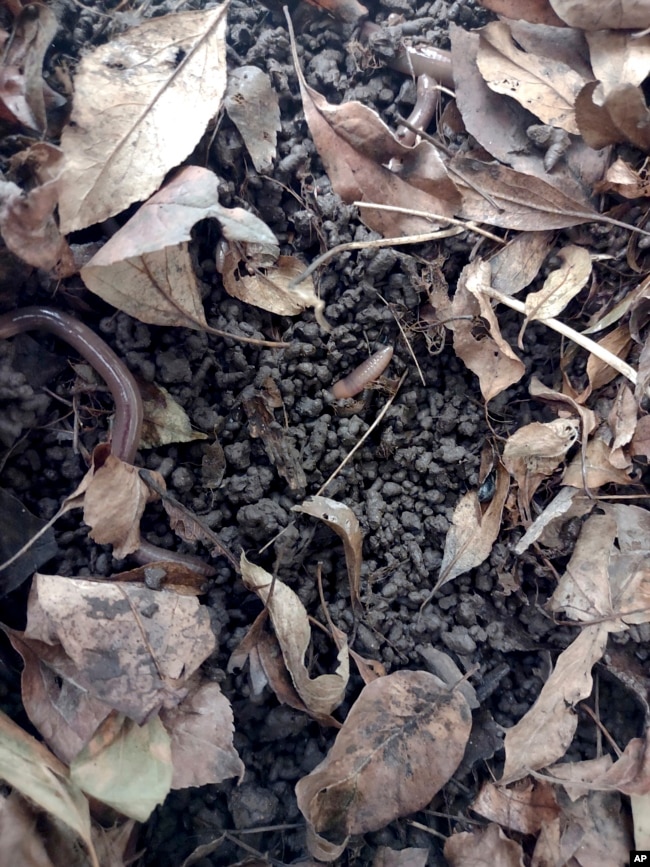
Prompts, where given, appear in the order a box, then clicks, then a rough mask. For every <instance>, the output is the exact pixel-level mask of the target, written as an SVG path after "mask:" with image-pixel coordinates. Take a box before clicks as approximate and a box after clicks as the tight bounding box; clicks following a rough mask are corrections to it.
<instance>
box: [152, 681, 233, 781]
mask: <svg viewBox="0 0 650 867" xmlns="http://www.w3.org/2000/svg"><path fill="white" fill-rule="evenodd" d="M160 719H161V720H162V723H163V725H164V726H165V728H166V729H167V731H168V732H169V734H170V736H171V761H172V766H173V770H174V775H173V778H172V781H171V787H172V789H185V788H187V787H188V786H205V785H208V784H210V783H221V782H222V781H223V780H227V779H229V778H230V777H239V779H240V780H241V779H242V777H243V776H244V765H243V762H242V760H241V759H240V758H239V755H238V754H237V750H236V749H235V747H234V744H233V733H234V724H233V715H232V708H231V706H230V702H229V701H228V699H227V698H226V697H225V696H224V694H223V693H222V692H221V688H220V686H219V684H218V683H210V682H208V681H206V682H204V683H201V684H197V686H196V687H195V688H194V689H193V690H192V692H191V693H190V695H188V696H187V698H185V699H184V700H183V701H182V702H181V703H180V704H179V705H177V706H176V707H173V708H166V709H163V710H162V711H161V713H160Z"/></svg>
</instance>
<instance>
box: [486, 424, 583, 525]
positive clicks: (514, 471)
mask: <svg viewBox="0 0 650 867" xmlns="http://www.w3.org/2000/svg"><path fill="white" fill-rule="evenodd" d="M579 430H580V424H579V422H578V421H577V420H576V419H566V418H564V419H563V418H559V419H555V420H554V421H550V422H546V423H541V422H532V424H528V425H524V427H522V428H519V430H517V431H515V432H514V433H513V434H512V435H511V436H510V437H508V439H507V440H506V444H505V446H504V448H503V457H502V460H503V465H504V466H505V468H506V469H507V470H508V472H509V473H510V474H511V475H512V477H513V478H514V479H515V481H516V482H517V485H518V488H519V490H518V492H517V504H518V506H519V510H520V512H521V514H522V517H523V519H524V520H525V522H526V523H529V522H530V510H529V507H530V501H531V500H532V498H533V495H534V493H535V491H536V490H537V488H538V487H539V486H540V484H541V483H542V481H543V480H544V479H545V478H548V476H550V475H552V474H553V473H554V472H555V470H556V469H557V467H559V465H560V464H561V463H562V461H563V460H564V456H565V455H566V453H567V452H568V450H569V449H570V448H571V446H572V445H573V444H574V443H575V441H576V440H577V438H578V432H579Z"/></svg>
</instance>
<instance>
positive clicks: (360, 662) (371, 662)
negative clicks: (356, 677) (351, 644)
mask: <svg viewBox="0 0 650 867" xmlns="http://www.w3.org/2000/svg"><path fill="white" fill-rule="evenodd" d="M350 656H351V657H352V659H353V660H354V662H355V664H356V666H357V668H358V669H359V674H360V675H361V679H362V680H363V682H364V683H372V681H373V680H377V678H378V677H386V674H387V673H388V672H387V671H386V668H385V667H384V664H383V662H378V661H377V660H376V659H366V658H365V656H361V654H360V653H357V652H356V650H352V648H350Z"/></svg>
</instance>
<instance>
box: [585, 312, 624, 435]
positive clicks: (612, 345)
mask: <svg viewBox="0 0 650 867" xmlns="http://www.w3.org/2000/svg"><path fill="white" fill-rule="evenodd" d="M598 345H599V346H602V347H603V348H604V349H607V350H608V351H609V352H613V353H614V355H616V356H618V358H622V359H623V360H625V359H626V358H627V355H628V352H629V350H630V346H631V345H632V338H631V336H630V329H629V327H628V326H627V325H619V326H618V328H614V329H613V331H610V332H609V334H606V335H605V336H604V337H603V338H601V339H600V340H599V341H598ZM587 376H588V378H589V385H590V386H591V389H592V391H593V390H595V389H598V388H602V387H603V385H607V384H608V383H610V382H611V381H612V380H613V379H616V377H617V376H618V371H616V370H614V368H613V367H610V366H609V364H606V363H605V362H604V361H603V360H602V359H601V358H600V357H599V356H598V355H595V354H594V353H591V352H590V353H589V357H588V358H587ZM627 391H628V392H629V394H630V397H631V398H632V400H634V397H633V395H632V392H631V391H630V390H629V389H627ZM634 420H635V422H636V412H635V413H634ZM632 430H634V428H633V429H632ZM630 436H631V434H630Z"/></svg>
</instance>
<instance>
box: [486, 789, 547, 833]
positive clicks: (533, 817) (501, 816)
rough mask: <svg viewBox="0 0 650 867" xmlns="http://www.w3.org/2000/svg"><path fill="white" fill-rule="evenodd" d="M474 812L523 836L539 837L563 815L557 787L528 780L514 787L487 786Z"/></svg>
mask: <svg viewBox="0 0 650 867" xmlns="http://www.w3.org/2000/svg"><path fill="white" fill-rule="evenodd" d="M471 809H472V810H473V811H474V812H475V813H479V815H481V816H484V817H485V818H486V819H488V821H490V822H496V824H497V825H501V827H502V828H506V829H508V830H509V831H517V832H518V833H519V834H538V833H539V831H540V829H541V827H542V826H543V825H546V824H547V823H548V822H552V821H553V819H555V818H557V817H558V816H559V815H560V813H561V810H560V807H559V806H558V803H557V798H556V797H555V793H554V791H553V787H552V786H551V785H549V783H547V782H545V781H544V780H532V779H530V778H527V779H525V780H520V781H518V782H516V783H515V784H514V785H513V786H511V787H510V788H504V787H503V786H497V785H495V784H494V783H491V782H487V783H484V784H483V786H482V788H481V791H480V792H479V793H478V796H477V797H476V798H475V799H474V801H473V802H472V806H471Z"/></svg>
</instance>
